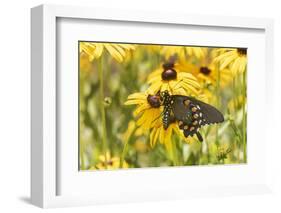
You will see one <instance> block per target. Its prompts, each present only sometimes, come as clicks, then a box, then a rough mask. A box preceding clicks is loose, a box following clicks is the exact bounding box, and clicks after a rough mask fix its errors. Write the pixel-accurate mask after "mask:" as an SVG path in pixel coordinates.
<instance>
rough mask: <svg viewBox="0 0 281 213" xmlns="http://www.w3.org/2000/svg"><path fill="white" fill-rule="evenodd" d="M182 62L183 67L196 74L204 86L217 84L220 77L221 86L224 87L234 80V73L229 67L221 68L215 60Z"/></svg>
mask: <svg viewBox="0 0 281 213" xmlns="http://www.w3.org/2000/svg"><path fill="white" fill-rule="evenodd" d="M180 64H181V66H182V67H183V68H182V69H183V70H186V71H187V72H190V73H191V74H192V75H193V76H195V77H196V78H197V79H198V81H199V82H200V83H201V85H202V87H204V88H205V87H208V86H209V85H212V86H216V84H217V81H218V79H219V85H220V87H221V88H224V87H225V86H227V85H228V84H229V83H230V82H232V79H233V75H232V73H231V72H230V70H229V69H227V68H224V69H222V70H219V69H218V67H217V65H216V64H215V63H213V62H210V63H208V62H202V63H200V64H198V65H194V64H191V63H188V62H186V61H184V62H180Z"/></svg>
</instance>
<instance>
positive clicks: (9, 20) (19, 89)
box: [0, 0, 281, 213]
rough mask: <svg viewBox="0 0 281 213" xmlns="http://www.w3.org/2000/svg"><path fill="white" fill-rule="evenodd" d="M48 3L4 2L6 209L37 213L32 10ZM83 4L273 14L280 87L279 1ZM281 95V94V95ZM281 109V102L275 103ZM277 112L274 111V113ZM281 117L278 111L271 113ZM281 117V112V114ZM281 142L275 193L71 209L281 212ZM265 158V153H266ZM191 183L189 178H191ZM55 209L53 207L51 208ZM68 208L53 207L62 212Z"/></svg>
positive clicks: (0, 197)
mask: <svg viewBox="0 0 281 213" xmlns="http://www.w3.org/2000/svg"><path fill="white" fill-rule="evenodd" d="M41 3H43V2H42V1H37V0H26V1H24V0H6V1H2V2H1V4H0V5H1V6H0V16H1V19H0V38H1V39H0V72H1V76H0V94H1V104H0V125H1V126H0V135H1V140H0V143H1V146H0V162H1V164H0V165H1V167H0V169H1V175H0V212H12V211H13V210H14V211H15V212H19V211H21V212H37V211H39V209H38V208H36V207H33V206H31V205H29V204H27V203H28V196H29V186H30V184H29V172H30V166H29V163H30V157H29V148H30V147H29V146H30V142H29V140H30V133H29V131H30V127H29V125H30V122H29V120H30V119H29V117H30V112H29V107H30V104H29V102H30V95H29V92H30V71H29V69H30V63H29V61H30V56H29V55H30V48H29V47H30V41H29V36H30V33H29V31H30V14H29V12H30V11H29V8H31V7H33V6H36V5H38V4H41ZM44 3H56V4H74V5H75V4H77V3H76V1H74V0H68V1H67V0H57V1H47V0H46V1H44ZM79 5H89V6H98V7H112V8H116V9H118V8H123V9H139V10H152V11H153V10H156V11H157V10H161V11H166V12H167V16H168V15H169V12H172V13H177V12H185V13H192V14H216V15H231V16H252V17H271V18H274V19H275V50H274V52H275V72H276V78H275V83H276V89H278V91H281V90H280V86H279V85H277V84H278V83H280V80H281V78H280V76H281V74H280V72H281V70H280V68H281V66H280V65H281V63H280V58H281V53H280V52H279V49H278V48H281V45H280V43H281V13H280V8H281V7H280V6H279V5H278V1H272V0H262V1H246V0H232V1H226V0H211V1H210V0H205V1H202V0H193V1H187V0H185V1H179V0H171V1H167V0H165V1H164V0H162V1H152V0H139V1H133V0H131V1H129V0H127V1H122V0H119V1H118V0H112V1H109V0H108V1H107V0H104V1H96V0H88V1H86V0H80V1H79ZM280 94H281V93H280ZM273 107H276V108H279V109H280V108H281V104H280V100H278V102H276V105H275V106H273ZM265 113H268V114H269V115H271V114H270V113H271V110H270V109H269V110H268V112H265ZM271 116H277V115H271ZM278 116H279V115H278ZM261 122H262V121H261ZM280 144H281V141H276V142H275V145H276V147H274V159H275V164H274V165H275V168H278V170H277V169H276V172H275V180H276V186H275V194H274V195H261V196H247V197H228V198H220V199H217V198H216V199H215V198H211V199H210V198H209V199H193V200H185V201H173V202H157V203H145V204H143V203H141V204H128V205H123V204H122V205H109V206H98V207H83V208H72V209H68V211H70V212H76V211H83V212H119V211H120V212H121V211H122V212H132V211H134V212H144V211H149V212H152V211H157V212H160V211H161V212H171V211H181V212H194V211H195V212H200V211H202V212H236V213H237V212H246V211H248V212H253V211H255V212H257V211H261V212H276V211H277V209H279V211H280V210H281V206H280V205H279V202H280V201H281V186H280V180H281V172H280V166H279V165H278V162H281V160H280V159H281V157H280V156H281V154H280V151H281V145H280ZM261 157H263V156H261ZM187 181H188V180H187ZM48 211H49V210H48ZM60 211H62V209H57V210H52V212H60Z"/></svg>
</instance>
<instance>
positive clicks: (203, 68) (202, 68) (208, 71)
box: [200, 67, 211, 75]
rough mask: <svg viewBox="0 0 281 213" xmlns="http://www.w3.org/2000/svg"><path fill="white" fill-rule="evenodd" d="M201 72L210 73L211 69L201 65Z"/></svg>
mask: <svg viewBox="0 0 281 213" xmlns="http://www.w3.org/2000/svg"><path fill="white" fill-rule="evenodd" d="M200 72H201V73H202V74H204V75H209V74H210V73H211V70H210V69H209V68H208V67H200Z"/></svg>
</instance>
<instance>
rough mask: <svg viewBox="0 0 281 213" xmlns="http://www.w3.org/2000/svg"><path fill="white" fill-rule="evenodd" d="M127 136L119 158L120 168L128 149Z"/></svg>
mask: <svg viewBox="0 0 281 213" xmlns="http://www.w3.org/2000/svg"><path fill="white" fill-rule="evenodd" d="M129 138H130V137H129ZM129 138H128V139H127V140H126V141H125V143H124V147H123V150H122V154H121V158H120V167H119V168H120V169H122V168H123V164H124V159H125V156H126V154H127V150H128V144H129Z"/></svg>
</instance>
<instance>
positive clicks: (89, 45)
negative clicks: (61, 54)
mask: <svg viewBox="0 0 281 213" xmlns="http://www.w3.org/2000/svg"><path fill="white" fill-rule="evenodd" d="M134 49H135V46H134V45H132V44H115V43H93V42H80V54H81V53H82V52H83V53H85V54H87V55H88V57H89V60H90V61H92V60H94V59H98V58H99V57H100V56H101V55H102V53H103V52H104V51H105V50H106V51H107V52H108V53H109V54H110V55H111V56H112V57H113V58H114V59H115V60H116V61H117V62H119V63H121V62H122V61H123V60H124V58H125V57H126V54H127V53H128V51H131V50H134Z"/></svg>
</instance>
